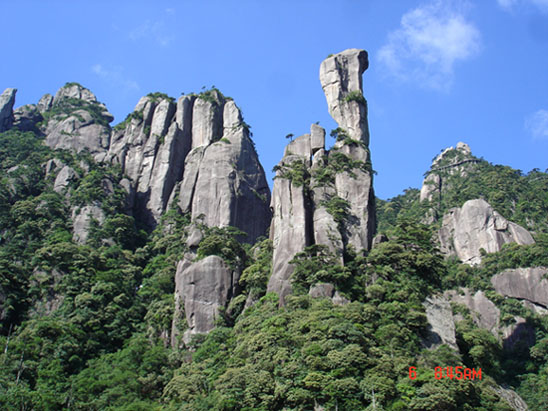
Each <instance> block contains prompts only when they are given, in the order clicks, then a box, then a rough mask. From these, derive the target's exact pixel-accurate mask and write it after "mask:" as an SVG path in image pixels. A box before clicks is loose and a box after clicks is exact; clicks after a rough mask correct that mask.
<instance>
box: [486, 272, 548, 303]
mask: <svg viewBox="0 0 548 411" xmlns="http://www.w3.org/2000/svg"><path fill="white" fill-rule="evenodd" d="M547 274H548V268H545V267H532V268H515V269H510V270H504V271H503V272H501V273H499V274H497V275H494V276H493V277H491V284H493V287H494V288H495V290H496V291H497V292H498V293H499V294H501V295H503V296H505V297H513V298H518V299H520V300H525V301H528V302H530V303H533V304H535V305H537V306H541V308H548V279H547V278H546V277H547Z"/></svg>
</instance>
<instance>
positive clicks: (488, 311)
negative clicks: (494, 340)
mask: <svg viewBox="0 0 548 411" xmlns="http://www.w3.org/2000/svg"><path fill="white" fill-rule="evenodd" d="M461 292H462V294H461V293H459V292H457V291H455V290H450V291H446V292H445V297H446V298H448V299H450V300H451V301H452V302H454V303H457V304H463V305H464V306H466V308H468V309H469V310H470V312H471V314H472V318H473V319H474V322H475V323H476V325H477V326H478V327H480V328H484V329H486V330H488V331H490V332H491V333H492V334H493V335H494V336H495V337H498V330H499V321H500V310H499V309H498V308H497V306H496V305H495V304H494V303H493V302H492V301H491V300H489V299H488V298H487V297H486V296H485V294H484V293H483V291H476V293H475V294H473V295H472V293H471V292H470V290H469V289H467V288H462V289H461Z"/></svg>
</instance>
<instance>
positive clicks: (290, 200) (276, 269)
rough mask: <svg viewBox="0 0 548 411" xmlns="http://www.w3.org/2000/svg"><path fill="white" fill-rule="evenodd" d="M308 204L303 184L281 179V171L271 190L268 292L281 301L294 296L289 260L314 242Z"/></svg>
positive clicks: (291, 268)
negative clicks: (270, 260)
mask: <svg viewBox="0 0 548 411" xmlns="http://www.w3.org/2000/svg"><path fill="white" fill-rule="evenodd" d="M286 160H289V159H286ZM282 161H283V160H282ZM296 161H299V159H296ZM289 164H290V163H289ZM309 203H310V200H309V198H308V196H307V193H306V189H305V187H304V186H303V185H297V184H295V183H293V182H292V181H291V180H289V179H286V178H282V177H281V171H278V172H277V173H276V177H275V180H274V189H273V191H272V210H273V218H272V224H271V226H270V238H271V240H272V244H273V261H272V275H271V276H270V279H269V282H268V288H267V289H268V291H269V292H276V293H278V295H279V296H280V301H281V302H283V301H284V299H285V297H286V296H287V295H288V294H290V293H291V281H290V277H291V274H292V273H293V270H294V267H293V265H292V264H290V263H289V261H291V260H292V259H293V257H294V256H295V254H296V253H298V252H300V251H302V250H303V249H304V248H305V247H306V246H308V245H310V244H311V243H312V239H311V232H310V227H309V222H310V220H311V218H312V217H311V207H310V204H309Z"/></svg>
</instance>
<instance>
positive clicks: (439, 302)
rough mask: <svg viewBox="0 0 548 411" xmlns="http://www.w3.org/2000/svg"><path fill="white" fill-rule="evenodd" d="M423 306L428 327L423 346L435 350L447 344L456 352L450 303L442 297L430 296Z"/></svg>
mask: <svg viewBox="0 0 548 411" xmlns="http://www.w3.org/2000/svg"><path fill="white" fill-rule="evenodd" d="M423 306H424V308H425V310H426V320H427V321H428V325H429V326H428V330H427V332H428V334H427V336H426V338H425V340H424V344H425V345H426V346H427V347H428V348H437V347H439V346H440V345H441V344H447V345H448V346H449V347H451V348H453V349H454V350H458V347H457V338H456V335H455V322H454V320H453V312H452V310H451V304H450V301H449V300H448V299H447V298H446V297H443V296H432V297H428V298H426V300H425V301H424V302H423Z"/></svg>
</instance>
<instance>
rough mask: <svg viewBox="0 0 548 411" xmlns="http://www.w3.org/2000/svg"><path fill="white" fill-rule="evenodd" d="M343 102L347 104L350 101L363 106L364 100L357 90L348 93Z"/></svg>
mask: <svg viewBox="0 0 548 411" xmlns="http://www.w3.org/2000/svg"><path fill="white" fill-rule="evenodd" d="M344 101H345V102H347V103H349V102H351V101H356V102H358V103H361V104H365V98H364V97H363V94H362V92H361V91H359V90H354V91H351V92H350V93H348V94H347V95H346V96H345V97H344Z"/></svg>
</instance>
